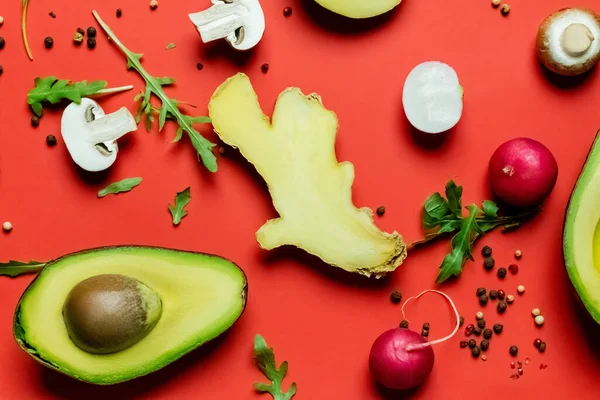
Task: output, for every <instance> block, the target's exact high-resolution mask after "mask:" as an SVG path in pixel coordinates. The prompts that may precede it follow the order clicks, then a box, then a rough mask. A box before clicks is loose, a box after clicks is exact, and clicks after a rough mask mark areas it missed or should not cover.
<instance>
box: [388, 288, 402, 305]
mask: <svg viewBox="0 0 600 400" xmlns="http://www.w3.org/2000/svg"><path fill="white" fill-rule="evenodd" d="M390 300H392V303H394V304H398V303H400V302H401V301H402V292H400V291H398V290H394V291H393V292H392V294H391V295H390Z"/></svg>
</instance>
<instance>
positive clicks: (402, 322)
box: [400, 319, 408, 329]
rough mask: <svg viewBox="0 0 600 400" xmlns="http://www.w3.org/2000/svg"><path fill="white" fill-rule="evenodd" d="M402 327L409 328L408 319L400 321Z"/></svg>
mask: <svg viewBox="0 0 600 400" xmlns="http://www.w3.org/2000/svg"><path fill="white" fill-rule="evenodd" d="M400 328H404V329H407V328H408V321H407V320H405V319H403V320H402V321H400Z"/></svg>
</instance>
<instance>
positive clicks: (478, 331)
mask: <svg viewBox="0 0 600 400" xmlns="http://www.w3.org/2000/svg"><path fill="white" fill-rule="evenodd" d="M482 332H483V330H481V328H480V327H478V326H476V327H475V328H473V335H475V336H481V333H482Z"/></svg>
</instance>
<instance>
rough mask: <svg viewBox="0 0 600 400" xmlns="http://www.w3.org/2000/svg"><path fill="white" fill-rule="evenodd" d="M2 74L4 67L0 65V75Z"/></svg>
mask: <svg viewBox="0 0 600 400" xmlns="http://www.w3.org/2000/svg"><path fill="white" fill-rule="evenodd" d="M3 72H4V67H3V66H2V65H0V75H2V73H3Z"/></svg>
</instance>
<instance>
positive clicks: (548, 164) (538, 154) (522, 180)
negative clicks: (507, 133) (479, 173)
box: [489, 138, 558, 207]
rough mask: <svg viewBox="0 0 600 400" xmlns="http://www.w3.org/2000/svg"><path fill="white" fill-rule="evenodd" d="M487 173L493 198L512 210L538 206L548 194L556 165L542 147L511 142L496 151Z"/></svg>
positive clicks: (521, 140) (524, 141)
mask: <svg viewBox="0 0 600 400" xmlns="http://www.w3.org/2000/svg"><path fill="white" fill-rule="evenodd" d="M489 173H490V183H491V186H492V190H493V192H494V193H495V194H496V196H498V197H499V198H500V199H501V200H502V201H504V202H506V203H508V204H510V205H512V206H516V207H529V206H534V205H539V204H541V203H542V202H543V201H544V200H545V199H546V197H548V195H549V194H550V192H552V190H553V189H554V185H555V184H556V179H557V177H558V164H557V163H556V159H555V158H554V156H553V155H552V153H551V152H550V150H548V148H547V147H546V146H544V145H543V144H542V143H540V142H538V141H537V140H534V139H530V138H515V139H511V140H509V141H507V142H505V143H503V144H502V145H500V147H498V148H497V149H496V151H495V152H494V154H493V155H492V157H491V159H490V163H489Z"/></svg>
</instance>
